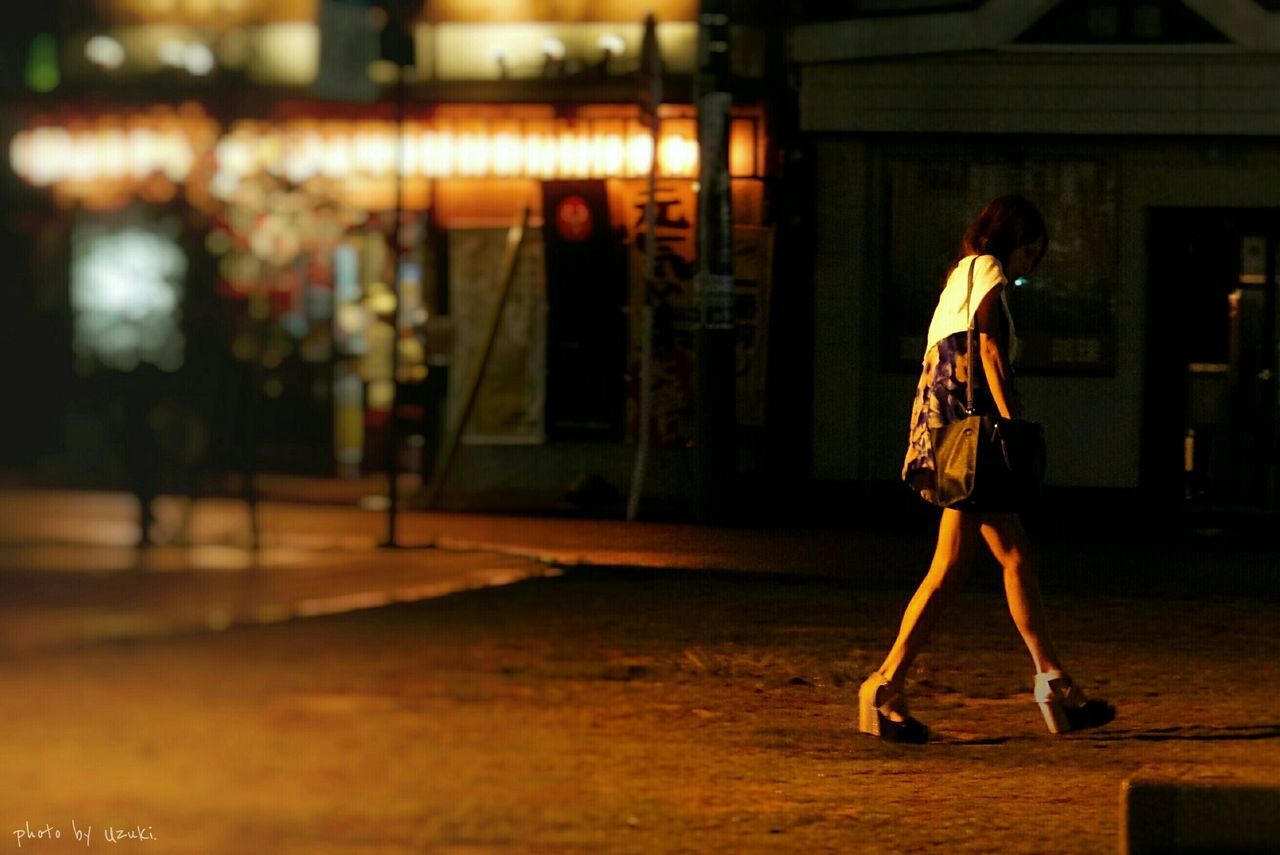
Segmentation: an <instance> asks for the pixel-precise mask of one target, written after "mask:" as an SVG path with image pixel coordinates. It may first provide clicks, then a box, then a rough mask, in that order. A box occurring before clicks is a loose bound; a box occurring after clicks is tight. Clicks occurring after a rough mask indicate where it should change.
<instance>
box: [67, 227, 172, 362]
mask: <svg viewBox="0 0 1280 855" xmlns="http://www.w3.org/2000/svg"><path fill="white" fill-rule="evenodd" d="M173 232H174V229H172V228H168V227H165V226H162V225H152V224H140V223H135V224H131V225H126V226H123V227H114V226H113V227H109V226H106V225H103V224H98V223H81V224H79V225H77V226H76V229H75V231H74V232H73V234H72V263H71V307H72V311H73V313H74V317H75V339H74V347H75V350H76V352H77V353H79V354H80V355H81V356H84V357H88V358H92V359H97V360H99V361H100V362H102V363H103V364H105V365H108V366H111V367H113V368H118V369H121V370H125V371H128V370H132V369H133V368H135V367H136V366H137V365H138V364H139V363H140V362H148V363H151V364H154V365H157V366H159V367H160V368H162V369H164V370H166V371H175V370H177V369H178V368H179V367H180V366H181V365H182V357H183V349H184V346H185V341H184V339H183V336H182V333H181V331H180V330H179V326H178V318H179V312H180V309H181V305H182V292H183V282H184V279H185V277H186V272H187V258H186V256H185V255H183V253H182V250H181V249H180V248H179V247H178V244H177V242H176V241H175V240H174V238H173V234H172V233H173Z"/></svg>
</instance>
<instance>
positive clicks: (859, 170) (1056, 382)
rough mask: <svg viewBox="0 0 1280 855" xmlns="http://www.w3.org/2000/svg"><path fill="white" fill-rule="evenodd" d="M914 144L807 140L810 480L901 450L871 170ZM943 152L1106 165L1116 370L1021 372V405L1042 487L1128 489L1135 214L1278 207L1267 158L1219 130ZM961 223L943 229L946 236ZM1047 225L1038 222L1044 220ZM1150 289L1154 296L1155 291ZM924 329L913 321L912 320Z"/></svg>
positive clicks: (910, 381) (861, 474)
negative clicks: (1015, 154) (1035, 429)
mask: <svg viewBox="0 0 1280 855" xmlns="http://www.w3.org/2000/svg"><path fill="white" fill-rule="evenodd" d="M921 139H923V138H921V137H915V136H914V135H912V136H906V137H902V136H895V137H892V138H887V137H881V136H869V135H823V136H821V137H818V138H816V140H815V151H816V156H817V160H818V171H819V180H818V186H819V187H822V188H825V192H823V193H822V195H820V196H819V198H818V199H817V200H816V207H817V211H816V220H817V224H818V226H817V228H818V232H817V260H816V272H815V302H816V307H817V311H816V318H817V323H816V328H815V330H814V336H815V356H814V384H815V402H814V419H813V421H814V435H813V439H814V456H813V462H812V474H813V476H814V477H815V478H818V479H835V480H870V481H891V480H894V479H896V478H897V477H898V469H899V467H900V465H901V462H902V455H903V453H904V451H905V439H906V428H907V421H908V416H909V410H910V405H911V396H912V394H913V392H914V389H915V383H916V379H917V378H916V375H915V374H914V373H912V374H907V373H901V372H890V371H885V370H883V369H882V366H881V361H880V358H879V354H880V352H881V351H880V342H879V335H880V330H879V329H878V326H877V323H876V320H875V319H876V318H877V317H879V314H878V312H879V294H880V292H881V288H882V284H881V283H882V282H884V281H885V277H886V271H885V269H884V268H885V259H886V257H887V253H886V251H885V249H884V247H885V240H886V234H885V225H884V223H885V220H886V217H885V216H883V212H884V211H885V205H884V199H883V184H884V182H883V176H882V175H881V174H880V169H879V164H880V163H881V161H882V159H883V158H884V157H885V156H886V155H887V154H889V155H891V154H894V153H901V152H903V151H907V152H910V151H911V150H912V149H913V146H914V145H916V143H918V142H919V140H921ZM953 145H954V150H955V152H956V155H955V156H956V157H960V158H965V157H986V156H989V155H990V153H991V151H992V148H993V146H994V147H995V148H996V149H999V148H1000V147H1001V146H1015V145H1016V148H1017V149H1018V150H1019V151H1025V150H1026V149H1027V148H1033V149H1035V150H1036V151H1037V152H1038V153H1039V154H1041V155H1048V156H1054V155H1060V156H1062V157H1086V158H1090V157H1092V158H1101V159H1110V160H1112V162H1114V163H1115V164H1116V167H1117V169H1118V173H1119V197H1120V198H1119V222H1118V231H1119V235H1118V249H1119V252H1118V289H1117V292H1116V295H1115V296H1116V303H1115V311H1116V315H1115V324H1116V332H1117V353H1116V370H1115V374H1114V376H1106V377H1080V376H1069V377H1047V376H1023V377H1020V378H1019V388H1020V390H1021V392H1022V394H1023V397H1024V401H1025V405H1026V410H1027V412H1028V413H1029V414H1030V415H1032V416H1033V417H1035V418H1038V419H1041V420H1043V421H1044V422H1045V425H1046V430H1047V433H1048V440H1049V444H1050V448H1051V467H1050V473H1049V481H1050V483H1052V484H1055V485H1069V486H1079V487H1104V488H1129V487H1137V486H1139V485H1138V466H1139V452H1140V448H1141V442H1142V436H1141V432H1142V391H1143V371H1144V353H1145V348H1147V347H1149V346H1159V338H1158V336H1159V332H1158V331H1153V330H1149V329H1147V328H1146V324H1145V316H1146V308H1145V307H1146V301H1147V299H1148V289H1149V287H1158V283H1153V284H1152V285H1151V286H1149V285H1148V282H1147V251H1148V247H1147V240H1146V223H1147V213H1148V211H1149V209H1150V208H1153V207H1202V208H1229V207H1242V208H1245V207H1257V208H1265V207H1280V200H1277V197H1276V196H1275V194H1274V193H1273V192H1271V188H1274V187H1278V186H1280V153H1277V152H1275V151H1274V150H1272V148H1271V147H1270V146H1269V145H1268V144H1267V142H1265V141H1261V140H1249V139H1239V138H1235V139H1230V138H1224V137H1205V138H1179V139H1169V140H1160V139H1155V138H1135V137H1116V136H1113V137H1105V138H1098V137H1088V138H1085V137H1066V136H1057V137H1053V138H1033V139H1027V138H1024V139H1019V140H1016V141H1010V140H1009V139H1008V138H1004V139H1000V138H993V137H971V136H964V137H955V138H954V142H953ZM965 225H966V224H965V223H958V224H957V233H956V239H957V241H958V239H959V235H960V232H961V231H962V230H963V228H964V226H965ZM1050 227H1051V228H1052V224H1050ZM1156 296H1157V297H1158V295H1156ZM922 324H927V319H922Z"/></svg>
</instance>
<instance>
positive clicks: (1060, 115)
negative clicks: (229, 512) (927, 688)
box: [0, 0, 1280, 519]
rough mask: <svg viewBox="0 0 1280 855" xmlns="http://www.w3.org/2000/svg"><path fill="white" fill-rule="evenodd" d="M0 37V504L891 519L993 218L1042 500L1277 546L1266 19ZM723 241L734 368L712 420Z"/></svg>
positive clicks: (538, 2) (1134, 1)
mask: <svg viewBox="0 0 1280 855" xmlns="http://www.w3.org/2000/svg"><path fill="white" fill-rule="evenodd" d="M649 15H651V16H652V17H651V22H650V23H649V24H648V25H646V16H649ZM4 23H5V26H4V27H3V32H0V98H3V101H4V104H3V110H2V111H0V136H2V137H3V140H4V147H3V149H2V150H3V152H4V157H3V163H2V164H0V218H2V221H0V222H2V225H0V260H2V261H3V266H2V267H0V269H2V270H3V271H4V276H5V279H6V281H5V282H4V284H3V286H0V376H2V377H3V381H4V386H3V388H4V391H5V396H6V398H5V399H6V401H7V404H8V405H7V407H6V408H5V418H4V419H3V422H2V426H0V469H2V470H3V473H4V474H3V478H4V481H5V482H6V483H9V484H12V485H16V486H37V487H57V488H74V489H95V490H99V489H101V490H126V489H127V490H132V491H133V492H134V493H135V494H136V495H138V496H140V497H142V498H143V499H144V500H145V499H146V497H148V496H153V495H156V494H159V493H186V494H189V495H192V496H197V495H212V494H239V493H240V492H243V491H244V490H245V489H246V487H247V486H248V485H249V484H251V483H256V484H257V489H258V490H262V491H268V492H270V491H275V492H277V493H283V494H287V495H291V496H294V497H296V498H302V499H313V500H320V499H326V498H329V497H333V498H336V499H339V500H342V501H346V500H348V499H351V498H355V499H368V498H369V497H373V496H377V495H378V494H380V493H382V492H385V483H386V477H387V473H388V471H389V470H392V469H393V470H394V471H395V472H397V473H398V475H399V479H400V486H401V493H400V495H401V496H402V497H403V498H404V500H405V501H406V502H407V503H408V504H409V506H417V507H425V506H427V505H428V504H431V505H434V506H437V507H443V508H452V509H486V510H495V509H496V510H539V511H572V512H592V513H601V514H605V515H622V514H623V507H624V505H625V503H626V502H625V500H626V497H627V495H628V493H629V492H633V491H634V492H636V493H637V495H641V496H643V505H642V511H641V515H646V514H647V515H649V516H669V517H670V516H674V517H687V516H692V515H695V513H696V507H695V506H696V503H695V501H694V498H695V496H696V495H697V494H699V492H700V491H702V492H705V490H706V484H705V482H706V480H707V479H709V478H711V479H717V480H719V481H721V482H723V483H724V484H731V485H733V489H732V490H728V491H727V492H729V493H730V496H729V498H728V499H725V501H727V502H728V503H729V504H730V505H731V506H732V507H731V508H730V510H729V512H728V514H727V515H728V516H730V517H737V518H742V517H743V516H752V515H773V516H775V517H776V518H779V519H781V518H785V517H787V516H792V517H803V516H805V515H814V514H822V513H825V514H832V513H836V514H840V513H842V511H840V510H835V511H833V510H832V509H833V508H837V509H838V508H842V507H845V506H846V504H847V501H859V500H860V501H867V500H871V501H880V500H881V499H885V498H886V497H887V498H888V499H889V500H896V499H898V498H900V497H902V496H903V495H904V494H903V493H902V492H901V489H900V485H899V484H898V483H897V473H898V468H899V466H900V464H901V459H902V454H903V450H904V442H903V440H904V438H905V430H906V421H907V416H908V410H909V406H910V403H909V402H910V400H911V394H912V391H913V389H914V387H915V382H916V376H917V373H918V370H919V359H920V354H921V353H922V351H923V346H924V341H923V334H924V330H925V328H926V326H927V323H928V318H929V314H930V312H931V311H932V307H933V302H934V300H935V299H936V294H937V289H938V285H939V283H940V282H941V280H942V277H943V275H944V274H945V272H946V265H947V263H948V261H949V260H950V259H951V258H952V257H953V255H954V252H955V249H956V246H957V244H958V242H959V238H960V236H961V234H962V233H963V230H964V228H965V226H966V225H967V223H968V222H969V220H970V219H971V218H972V216H973V215H974V214H975V213H976V212H977V211H978V210H979V209H980V208H981V207H982V205H983V204H984V203H985V202H986V201H988V200H989V199H990V198H993V197H994V196H996V195H1000V194H1002V193H1008V192H1019V193H1022V194H1024V195H1027V196H1028V197H1030V198H1031V199H1032V200H1033V201H1035V202H1036V203H1037V204H1038V205H1040V207H1041V208H1042V210H1043V211H1044V212H1045V215H1046V219H1047V220H1048V224H1049V230H1050V235H1051V244H1050V248H1049V253H1048V256H1047V257H1046V259H1045V262H1044V264H1043V265H1042V266H1041V268H1040V269H1039V270H1037V271H1036V274H1035V275H1034V276H1033V277H1032V278H1030V279H1028V280H1020V281H1019V282H1017V283H1014V286H1015V287H1014V288H1013V289H1012V290H1013V292H1014V293H1013V294H1012V296H1011V300H1012V302H1013V306H1014V309H1013V313H1014V315H1015V317H1016V318H1017V321H1018V330H1019V335H1020V337H1021V339H1022V340H1023V343H1024V346H1023V354H1024V356H1023V358H1022V360H1021V364H1020V366H1019V375H1020V384H1021V389H1022V394H1023V396H1024V399H1025V402H1026V409H1027V411H1028V412H1029V414H1031V415H1032V416H1033V417H1037V418H1040V419H1042V420H1043V421H1045V423H1046V425H1047V430H1048V433H1049V444H1050V447H1051V449H1052V461H1051V471H1050V478H1049V481H1050V490H1051V492H1052V491H1056V495H1059V496H1064V497H1079V496H1080V495H1083V494H1088V495H1090V496H1095V497H1103V498H1104V499H1113V500H1115V501H1117V502H1130V501H1132V500H1133V499H1142V500H1143V501H1144V502H1145V503H1146V504H1147V506H1149V507H1152V508H1158V509H1177V508H1183V507H1187V506H1188V505H1195V506H1199V507H1212V508H1225V509H1229V510H1234V509H1266V508H1271V507H1274V505H1275V502H1276V482H1275V477H1276V476H1275V471H1276V469H1275V452H1276V433H1277V403H1278V402H1277V395H1276V371H1277V365H1276V359H1277V339H1276V330H1277V314H1278V312H1280V308H1278V307H1277V301H1276V282H1277V275H1278V274H1277V269H1276V259H1277V256H1278V255H1280V201H1278V199H1280V195H1278V194H1277V188H1280V152H1278V150H1277V147H1276V138H1277V135H1278V134H1280V101H1278V100H1277V99H1278V98H1280V96H1277V95H1276V91H1277V90H1276V87H1275V82H1276V80H1277V79H1278V78H1280V62H1277V56H1278V54H1280V3H1277V2H1273V0H1233V2H1208V0H1105V2H1104V0H1061V2H1053V0H1020V2H1006V0H987V2H980V0H899V2H889V0H847V2H840V3H836V2H830V0H788V2H765V0H741V2H738V0H735V2H727V0H726V1H725V2H709V0H704V2H701V3H699V2H698V0H650V2H649V3H646V4H631V3H624V2H621V0H560V2H555V0H491V2H484V3H480V2H468V1H467V0H426V2H411V0H381V2H373V0H368V1H367V2H362V0H271V2H267V0H49V2H44V3H38V4H12V5H11V6H10V7H8V8H7V9H6V10H5V12H4ZM711 91H724V92H728V93H729V95H730V96H731V106H729V107H728V108H727V110H726V111H725V112H724V115H723V118H724V122H723V126H724V128H725V129H726V132H725V134H724V138H725V142H724V144H723V145H722V146H720V147H719V148H718V149H717V148H716V147H715V146H714V145H712V144H711V143H710V142H709V141H708V140H707V139H706V136H707V134H706V133H705V132H703V133H702V134H701V136H702V137H703V139H702V141H701V143H700V132H699V127H698V109H699V101H700V98H702V96H703V95H705V94H706V93H707V92H711ZM708 151H714V152H716V158H717V163H716V164H715V165H714V167H715V168H714V169H711V170H710V171H708V164H707V161H708V156H707V154H706V153H707V152H708ZM707 176H711V177H712V178H713V179H714V181H713V184H714V187H713V189H715V188H721V189H723V188H727V189H728V191H729V196H728V201H727V203H726V205H725V207H724V210H723V211H721V210H718V209H715V208H714V207H713V206H710V205H708V204H706V202H707V199H708V198H714V196H713V193H712V191H711V190H708V191H707V192H705V193H704V192H703V191H704V186H703V185H704V183H705V182H706V181H707ZM717 192H718V191H717ZM700 197H702V201H703V202H704V205H703V208H704V210H701V211H700V208H699V201H700ZM650 203H652V204H650ZM707 209H710V211H708V210H707ZM730 220H731V226H730V228H729V229H728V230H724V229H723V228H721V227H723V226H724V225H726V223H728V222H729V221H730ZM712 222H715V223H718V226H717V228H721V231H723V232H724V233H725V234H727V235H729V237H728V238H727V242H728V243H727V245H728V246H729V247H730V249H729V252H728V255H729V256H731V258H727V259H721V260H722V261H727V262H731V268H732V273H731V276H732V289H731V290H732V297H731V301H730V302H729V303H728V304H727V305H729V306H730V310H731V313H732V320H731V323H730V324H729V328H730V329H731V334H730V337H731V340H732V343H731V345H730V349H731V353H732V357H731V360H730V361H731V363H732V369H731V371H729V372H728V373H726V374H723V375H717V377H716V378H714V379H713V382H714V383H717V384H720V385H722V386H724V387H725V388H723V389H722V390H721V391H722V392H723V393H724V394H721V395H719V396H712V397H710V398H707V397H700V394H701V393H699V391H698V379H697V369H698V362H699V345H698V339H699V329H700V326H701V324H702V321H703V320H705V312H704V309H705V306H704V305H702V304H700V302H699V301H700V299H704V298H705V295H704V296H703V298H700V297H699V289H698V287H697V282H698V281H699V273H698V271H699V265H700V263H702V264H705V262H706V259H705V258H702V259H700V258H699V252H700V251H699V247H698V234H699V232H700V228H699V226H700V224H710V223H712ZM709 227H710V226H705V228H709ZM704 254H705V251H704ZM646 319H647V320H646ZM646 342H647V344H648V346H647V347H646ZM646 353H647V354H648V355H647V356H646ZM646 365H647V366H648V368H647V369H646V367H645V366H646ZM728 387H731V388H728ZM646 389H647V390H648V391H646ZM700 401H701V402H702V403H701V404H700V403H699V402H700ZM709 408H714V409H716V410H717V412H715V413H711V414H709V413H708V412H707V410H708V409H709ZM713 416H714V418H713ZM708 419H710V422H708V421H707V420H708ZM642 439H643V440H644V443H643V444H644V445H645V449H644V452H645V456H644V459H643V465H642V466H637V465H636V459H637V453H638V451H639V447H640V446H641V445H642V443H641V440H642ZM713 448H714V449H715V453H716V454H717V455H720V458H719V459H721V460H722V461H724V460H727V463H725V462H722V463H720V464H718V468H717V467H716V466H713V467H711V468H710V469H708V468H706V466H705V465H704V463H705V458H706V456H707V455H708V454H711V453H712V452H711V449H713ZM700 456H701V458H702V459H700ZM1073 500H1074V498H1073ZM721 516H723V515H721Z"/></svg>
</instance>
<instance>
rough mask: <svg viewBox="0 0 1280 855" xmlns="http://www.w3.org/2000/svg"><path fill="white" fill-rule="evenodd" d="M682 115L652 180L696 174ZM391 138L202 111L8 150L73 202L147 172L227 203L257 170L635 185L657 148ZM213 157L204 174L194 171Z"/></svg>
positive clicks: (596, 128) (598, 138)
mask: <svg viewBox="0 0 1280 855" xmlns="http://www.w3.org/2000/svg"><path fill="white" fill-rule="evenodd" d="M691 129H692V122H691V121H690V120H688V119H683V118H680V119H669V120H667V121H665V122H664V126H663V130H662V133H661V135H660V137H659V140H658V146H657V164H658V174H659V175H660V176H662V177H664V178H696V177H697V172H698V157H699V151H698V143H697V140H696V138H694V136H693V134H692V133H691ZM732 130H733V133H732V135H731V139H730V152H731V165H732V167H733V169H732V174H733V175H734V176H735V177H749V176H753V175H756V174H758V169H759V168H760V167H759V158H758V156H757V155H756V151H755V149H756V146H757V145H758V142H757V135H756V127H755V121H754V120H742V119H738V120H735V121H734V123H733V129H732ZM403 133H404V135H403V138H402V139H401V140H400V141H397V139H396V126H395V125H394V123H392V122H388V121H384V120H363V121H358V122H351V121H346V120H312V119H308V120H286V121H283V122H279V123H276V124H266V123H263V122H258V121H253V120H245V121H240V122H236V123H235V124H234V125H233V126H232V127H231V128H230V130H229V131H227V132H226V133H224V134H223V135H222V136H221V137H219V136H218V135H217V132H216V125H214V124H213V122H212V121H211V120H208V119H206V118H204V116H203V114H200V115H186V114H183V113H179V112H175V111H172V110H169V111H167V112H166V111H164V110H159V111H152V112H151V113H148V114H134V115H128V116H116V117H112V116H103V117H99V118H97V119H94V120H92V121H90V122H85V121H80V122H77V123H76V124H75V125H74V126H72V127H62V126H56V125H42V126H38V127H33V128H30V129H28V130H24V131H20V132H19V133H17V134H16V135H15V136H14V138H13V140H12V142H11V144H10V147H9V159H10V163H11V164H12V166H13V169H14V172H15V173H16V174H17V175H19V176H20V177H21V178H22V179H23V180H25V181H26V182H28V183H29V184H32V185H34V186H38V187H48V186H60V187H63V188H64V189H65V190H66V191H67V192H69V193H70V194H71V195H72V196H76V195H79V196H82V197H85V198H87V197H88V196H89V195H92V194H91V191H93V192H94V193H97V194H102V193H104V192H105V191H106V190H112V191H113V192H119V191H121V190H123V191H128V190H129V189H130V185H136V186H141V185H142V184H143V183H144V182H149V181H153V179H154V177H155V176H157V175H158V176H160V177H162V178H164V179H167V181H168V182H170V183H171V185H172V186H173V187H177V186H179V185H182V184H184V183H187V182H191V181H193V180H194V181H198V182H200V184H199V186H195V185H193V186H192V188H191V189H190V191H189V192H197V191H198V192H199V193H203V194H206V195H212V197H213V198H217V199H229V198H231V197H232V195H233V194H236V193H241V192H248V189H249V188H251V186H252V182H247V179H249V178H251V177H253V176H255V175H263V174H265V175H271V176H275V177H278V178H280V179H283V180H285V181H288V182H290V183H293V184H303V183H307V182H309V181H310V180H312V179H313V178H316V177H320V176H323V177H325V178H328V179H333V180H336V181H344V180H347V179H354V180H357V181H358V180H361V179H388V178H391V177H392V176H394V175H395V174H396V170H397V167H398V168H399V169H400V170H401V171H402V173H403V174H404V175H405V176H407V177H410V178H432V179H434V178H489V177H502V178H530V179H556V178H635V177H640V176H643V175H647V174H648V172H649V168H650V164H651V163H652V162H653V159H654V145H653V141H652V138H651V136H650V134H649V133H648V131H647V130H644V129H642V127H641V126H640V125H639V123H637V122H634V121H631V122H624V121H620V120H618V119H590V118H587V119H581V118H579V119H562V120H560V119H556V120H553V119H538V120H534V121H529V122H527V123H525V122H521V121H520V120H518V119H501V120H484V119H467V120H459V121H451V120H449V119H444V120H440V121H433V122H409V123H407V124H406V125H405V127H404V132H403ZM205 157H210V158H211V160H212V162H213V167H214V168H213V170H212V172H209V173H206V172H204V171H203V170H201V171H200V173H199V175H196V174H195V170H196V164H197V163H199V162H201V161H202V160H203V158H205Z"/></svg>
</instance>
